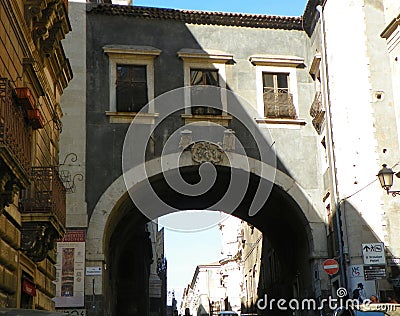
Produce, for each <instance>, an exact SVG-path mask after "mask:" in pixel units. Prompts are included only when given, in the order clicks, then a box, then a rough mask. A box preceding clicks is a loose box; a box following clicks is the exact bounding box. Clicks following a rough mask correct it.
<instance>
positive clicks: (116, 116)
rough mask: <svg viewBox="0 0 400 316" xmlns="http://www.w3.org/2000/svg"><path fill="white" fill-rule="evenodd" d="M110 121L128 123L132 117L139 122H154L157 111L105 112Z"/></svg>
mask: <svg viewBox="0 0 400 316" xmlns="http://www.w3.org/2000/svg"><path fill="white" fill-rule="evenodd" d="M106 115H107V116H108V117H109V118H110V123H116V124H130V123H132V121H133V119H135V123H139V124H154V123H155V120H156V118H157V117H158V116H159V114H158V113H136V112H106Z"/></svg>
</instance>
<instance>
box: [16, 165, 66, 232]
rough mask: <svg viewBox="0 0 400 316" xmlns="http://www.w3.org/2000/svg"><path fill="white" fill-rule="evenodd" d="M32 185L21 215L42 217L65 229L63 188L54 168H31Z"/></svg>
mask: <svg viewBox="0 0 400 316" xmlns="http://www.w3.org/2000/svg"><path fill="white" fill-rule="evenodd" d="M31 181H32V185H31V187H30V189H29V190H28V191H27V192H26V194H27V197H26V198H25V199H24V207H23V213H25V214H35V213H36V214H38V215H39V217H40V218H42V217H43V215H45V216H47V217H48V218H49V219H54V220H56V221H57V222H58V224H59V225H60V226H61V227H62V229H61V230H62V231H63V230H64V229H63V227H65V214H66V213H65V210H66V206H65V188H64V185H63V183H62V182H61V179H60V177H59V175H58V172H57V170H56V168H55V167H32V172H31Z"/></svg>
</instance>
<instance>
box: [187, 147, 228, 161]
mask: <svg viewBox="0 0 400 316" xmlns="http://www.w3.org/2000/svg"><path fill="white" fill-rule="evenodd" d="M191 152H192V159H193V161H195V162H197V163H204V162H211V163H213V164H215V163H218V162H220V161H221V160H222V158H223V153H224V152H223V150H222V149H221V148H220V147H218V146H217V145H215V144H212V143H208V142H199V143H195V144H193V146H192V149H191Z"/></svg>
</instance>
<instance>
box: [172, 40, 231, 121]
mask: <svg viewBox="0 0 400 316" xmlns="http://www.w3.org/2000/svg"><path fill="white" fill-rule="evenodd" d="M177 55H178V57H179V58H181V59H182V61H183V78H184V79H183V81H184V86H185V87H190V78H191V77H190V71H191V69H204V70H207V69H210V70H217V71H218V77H219V78H218V82H219V87H220V88H221V89H222V90H221V91H222V93H221V103H222V114H221V115H193V114H192V112H191V108H192V107H191V95H190V90H189V89H187V90H185V96H184V97H185V114H182V115H181V117H182V118H183V119H185V124H188V123H192V122H213V123H217V124H220V125H222V126H228V124H229V121H230V120H231V119H232V116H230V115H228V114H227V112H228V101H227V98H228V97H227V91H226V87H227V82H226V64H227V63H229V62H233V55H231V54H228V53H225V52H222V51H216V50H202V49H188V48H183V49H181V50H180V51H178V53H177Z"/></svg>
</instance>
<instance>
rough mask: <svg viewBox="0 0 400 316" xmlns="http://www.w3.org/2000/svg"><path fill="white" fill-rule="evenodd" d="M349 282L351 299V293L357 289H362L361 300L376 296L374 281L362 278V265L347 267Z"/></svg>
mask: <svg viewBox="0 0 400 316" xmlns="http://www.w3.org/2000/svg"><path fill="white" fill-rule="evenodd" d="M349 281H350V284H349V286H350V293H349V295H350V297H352V295H353V291H354V290H355V289H357V288H362V290H363V291H362V296H363V299H365V298H370V296H371V295H377V293H376V287H375V281H370V280H365V278H364V266H363V265H351V266H349Z"/></svg>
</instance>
